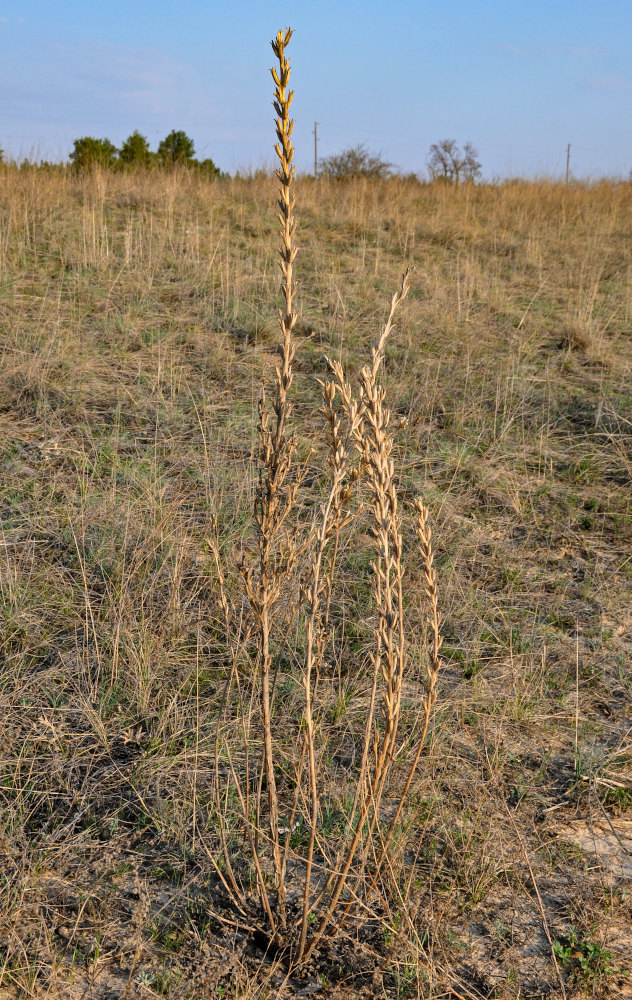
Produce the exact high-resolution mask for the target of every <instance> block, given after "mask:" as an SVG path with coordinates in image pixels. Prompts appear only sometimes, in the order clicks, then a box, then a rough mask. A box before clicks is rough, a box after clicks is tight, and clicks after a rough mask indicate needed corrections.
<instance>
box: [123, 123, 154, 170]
mask: <svg viewBox="0 0 632 1000" xmlns="http://www.w3.org/2000/svg"><path fill="white" fill-rule="evenodd" d="M152 155H153V154H152V153H151V151H150V149H149V142H148V141H147V139H146V138H145V136H144V135H141V134H140V132H139V131H138V129H136V130H135V131H134V132H132V134H131V135H128V137H127V139H126V140H125V142H124V143H123V145H122V146H121V152H120V154H119V158H120V161H121V163H124V164H125V166H129V167H132V166H133V167H137V166H138V167H147V166H149V164H150V163H151V160H152Z"/></svg>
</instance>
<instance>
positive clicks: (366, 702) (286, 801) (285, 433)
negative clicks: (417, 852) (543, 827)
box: [207, 29, 441, 967]
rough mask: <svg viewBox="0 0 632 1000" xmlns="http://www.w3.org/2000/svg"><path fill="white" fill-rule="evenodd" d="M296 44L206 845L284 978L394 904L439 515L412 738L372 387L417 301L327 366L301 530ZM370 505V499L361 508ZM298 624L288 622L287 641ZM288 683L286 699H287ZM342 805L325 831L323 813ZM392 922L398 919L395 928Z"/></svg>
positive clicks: (427, 556)
mask: <svg viewBox="0 0 632 1000" xmlns="http://www.w3.org/2000/svg"><path fill="white" fill-rule="evenodd" d="M291 35H292V32H291V31H290V30H289V29H288V30H287V31H285V32H279V33H278V35H277V37H276V39H275V40H274V41H273V42H272V48H273V50H274V53H275V55H276V57H277V59H278V69H273V70H272V75H273V78H274V82H275V95H274V97H275V99H274V108H275V111H276V114H277V118H276V130H277V138H278V143H277V145H276V147H275V148H276V152H277V155H278V158H279V163H280V166H279V169H278V170H277V176H278V178H279V181H280V184H281V191H280V199H279V209H280V211H279V216H278V217H279V221H280V223H281V231H282V246H281V249H280V266H281V271H282V274H283V281H282V290H283V295H284V307H283V309H281V311H280V326H281V333H282V344H281V345H280V362H279V364H278V366H277V369H276V375H275V382H274V399H273V404H272V412H271V413H270V411H269V408H268V404H267V402H266V398H265V394H264V393H263V392H262V395H261V400H260V404H259V425H258V437H259V447H260V454H261V470H260V473H259V480H258V484H257V487H256V493H255V501H254V521H255V525H256V529H257V548H258V555H257V557H256V558H255V559H254V560H251V561H250V562H248V561H246V560H244V562H243V563H242V565H241V576H242V579H243V581H244V587H245V592H246V597H247V601H248V605H249V608H250V614H251V624H250V626H249V627H248V628H247V630H246V632H244V629H243V627H241V631H240V628H239V627H237V625H236V624H235V623H236V621H237V618H238V615H237V609H236V608H233V607H232V606H231V605H230V602H229V600H228V597H227V595H226V590H225V587H224V581H223V576H222V573H221V570H219V577H218V579H219V587H220V596H221V605H222V608H223V612H224V616H225V621H226V627H227V630H229V631H230V632H231V634H232V635H233V636H236V638H235V641H234V642H233V647H232V657H231V665H230V668H229V671H228V677H227V682H226V688H225V694H224V703H223V708H222V712H221V714H220V717H219V719H218V723H217V733H216V744H215V746H216V750H215V769H216V775H215V814H216V815H215V819H216V829H217V835H216V837H215V842H214V843H212V844H210V843H207V850H208V854H209V857H210V859H211V861H212V863H213V865H214V867H215V870H216V873H217V875H218V876H219V878H220V880H221V883H222V885H223V887H224V890H225V893H226V896H227V900H226V902H227V907H226V909H225V911H224V913H223V914H222V919H224V920H226V921H227V922H228V923H231V922H232V923H235V924H237V925H240V926H242V927H244V926H245V927H249V928H250V929H251V930H255V931H257V932H258V933H259V934H260V935H261V934H263V935H264V939H265V940H267V941H268V942H269V945H270V946H271V947H273V948H274V950H275V951H281V952H282V953H283V954H284V955H285V956H286V958H287V961H288V964H289V966H290V967H297V966H300V965H302V964H304V963H305V962H307V960H308V959H309V958H310V956H311V955H312V953H313V952H314V950H315V949H317V948H318V946H319V944H321V943H322V941H323V938H324V937H325V936H326V935H329V934H331V933H335V932H343V930H344V928H345V926H346V925H348V924H349V923H350V922H352V921H354V920H358V921H360V922H362V921H363V920H365V919H366V918H367V917H370V916H371V914H375V912H376V911H375V906H376V903H377V902H378V901H379V902H380V903H381V905H382V906H383V904H384V899H385V898H386V896H387V895H388V890H387V889H386V888H385V879H386V878H387V875H388V878H392V877H393V872H394V866H395V863H396V860H397V858H398V856H401V853H402V851H403V847H404V844H405V834H404V833H402V826H404V827H405V824H402V814H403V812H404V811H405V809H406V807H407V802H408V797H409V792H410V788H411V785H412V783H413V780H414V776H415V773H416V770H417V766H418V763H419V759H420V755H421V751H422V747H423V745H424V741H425V739H426V735H427V732H428V726H429V722H430V717H431V712H432V707H433V705H434V702H435V699H436V680H437V674H438V671H439V668H440V656H439V653H440V648H441V638H440V634H439V616H438V606H437V586H436V574H435V571H434V567H433V557H432V547H431V535H430V528H429V526H428V511H427V510H426V508H425V507H424V505H423V503H422V502H421V501H417V503H416V508H415V510H416V516H417V531H418V537H419V542H420V546H421V554H422V562H423V574H424V579H425V591H426V598H427V601H428V603H429V607H430V628H431V636H432V648H431V651H430V653H429V657H428V666H427V683H426V685H425V688H424V689H423V690H422V691H421V716H420V722H419V718H418V719H417V723H418V727H417V730H416V731H415V728H414V727H413V726H412V725H411V724H410V723H409V724H407V726H402V723H401V710H402V690H403V682H404V678H405V676H406V669H407V665H408V654H407V641H406V640H407V635H406V623H405V615H404V603H405V602H404V565H403V540H402V515H401V511H400V508H399V505H398V497H397V489H396V476H395V469H394V463H393V458H392V450H393V442H394V438H393V430H392V428H391V415H390V412H389V410H388V408H387V406H386V403H385V390H384V388H383V387H382V386H381V384H380V381H379V373H380V369H381V366H382V362H383V360H384V346H385V343H386V340H387V338H388V336H389V333H390V331H391V328H392V323H393V318H394V315H395V312H396V309H397V307H398V305H399V304H400V302H401V301H402V300H403V299H404V297H405V296H406V294H407V291H408V281H409V274H408V272H406V274H405V275H404V277H403V280H402V285H401V288H400V290H399V291H398V292H397V293H396V294H395V295H394V296H393V299H392V302H391V307H390V311H389V314H388V317H387V321H386V324H385V326H384V329H383V331H382V334H381V336H380V338H379V341H378V343H377V345H376V347H375V348H374V349H373V353H372V363H371V365H368V366H366V367H365V368H364V369H363V370H362V372H361V376H360V389H359V393H358V395H357V397H356V396H355V395H354V393H353V390H352V388H351V386H350V384H349V383H348V382H347V381H346V378H345V373H344V371H343V368H342V366H341V365H340V364H339V363H338V362H335V361H332V362H330V370H331V373H332V380H331V381H328V382H326V383H325V384H324V385H323V406H322V411H321V412H322V414H323V416H324V418H325V421H326V424H327V428H328V435H327V436H328V444H329V450H330V457H329V467H330V477H329V486H328V489H327V492H326V495H325V498H324V500H321V502H320V505H318V508H317V513H316V515H314V516H312V517H310V518H309V519H308V523H307V526H303V525H302V523H301V522H302V516H303V519H304V510H305V508H304V507H303V506H302V499H301V486H302V485H303V483H304V480H305V477H304V474H303V470H302V467H301V465H300V463H299V462H298V461H297V460H296V450H297V442H296V440H295V438H294V437H293V436H292V435H291V433H290V431H289V429H288V420H289V417H290V412H291V406H290V403H289V400H288V392H289V389H290V387H291V384H292V362H293V359H294V354H295V345H294V342H293V339H292V329H293V327H294V325H295V323H296V318H297V317H296V313H295V311H294V308H293V296H294V291H295V288H294V284H293V273H292V272H293V262H294V259H295V257H296V252H297V250H296V246H295V244H294V232H295V222H294V218H293V208H294V198H293V196H292V180H293V174H294V166H293V164H292V159H293V155H294V150H293V147H292V142H291V135H292V127H293V121H292V120H291V119H290V105H291V102H292V96H293V94H292V91H291V90H289V89H288V84H289V77H290V67H289V63H288V61H287V58H286V55H285V49H286V47H287V45H288V43H289V41H290V38H291ZM363 491H364V493H363ZM362 495H364V496H365V497H366V501H365V503H364V504H363V503H362V502H361V500H360V501H359V502H358V497H362ZM359 511H362V512H364V514H365V515H367V514H368V515H370V518H371V523H372V527H371V532H372V535H373V538H374V561H373V563H372V570H373V602H374V607H375V615H376V623H375V629H374V638H373V648H372V652H371V655H370V666H369V670H368V672H367V673H366V677H364V678H358V685H357V690H358V695H357V704H358V705H359V706H360V707H361V711H362V720H363V721H362V724H361V726H360V727H359V728H358V730H357V733H356V734H355V736H357V743H358V750H359V752H358V754H357V757H358V763H357V765H355V766H354V768H352V769H351V773H350V774H349V775H347V779H346V780H345V781H344V782H343V786H344V787H343V788H342V791H339V792H338V793H337V796H334V793H333V792H332V789H333V788H335V787H336V778H335V775H334V770H335V767H334V765H333V763H332V762H333V760H334V758H335V755H336V748H337V747H339V745H340V740H341V733H340V731H339V730H337V729H336V725H335V723H332V722H331V718H332V713H331V708H332V698H333V696H334V692H333V689H332V684H331V683H327V681H326V679H325V678H323V676H322V674H323V666H324V664H325V662H326V657H327V656H328V655H329V654H331V655H332V656H335V655H336V654H335V651H334V646H336V644H337V648H339V647H340V636H337V635H336V634H335V629H334V628H333V626H332V623H331V611H332V607H333V606H334V604H335V600H336V583H337V579H338V575H339V572H338V556H339V552H340V548H341V540H342V537H343V532H345V529H347V528H348V527H349V526H350V525H351V524H352V522H353V521H354V520H355V518H356V517H357V515H358V512H359ZM214 552H215V553H216V558H217V560H218V568H219V558H218V552H217V550H216V549H214ZM288 623H293V628H292V633H291V634H292V635H293V636H294V639H293V640H290V628H289V624H288ZM297 623H298V624H297ZM253 645H254V651H253ZM253 659H254V662H253ZM281 676H283V678H284V685H283V687H284V691H289V692H290V697H289V699H288V698H287V697H282V692H281V690H280V689H281V682H280V678H281ZM288 701H289V707H288V704H287V703H288ZM346 739H347V740H352V741H353V739H354V734H348V733H347V734H346ZM352 756H353V755H352ZM337 784H338V786H339V785H340V779H338V780H337ZM335 798H337V801H338V805H337V806H336V808H334V805H335V803H334V799H335ZM387 801H388V808H387V806H386V803H387ZM340 804H342V808H341V807H340ZM336 810H337V815H338V822H337V823H336V824H335V829H333V830H332V824H331V822H330V817H331V814H332V812H336ZM244 849H245V850H244ZM383 919H384V920H385V921H386V924H387V925H388V923H389V919H390V918H389V917H388V916H386V917H384V918H383Z"/></svg>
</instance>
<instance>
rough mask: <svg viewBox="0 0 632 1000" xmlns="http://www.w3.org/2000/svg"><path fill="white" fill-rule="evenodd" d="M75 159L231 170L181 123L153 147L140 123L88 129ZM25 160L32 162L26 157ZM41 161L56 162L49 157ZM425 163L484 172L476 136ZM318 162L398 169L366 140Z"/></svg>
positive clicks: (435, 147)
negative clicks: (199, 151)
mask: <svg viewBox="0 0 632 1000" xmlns="http://www.w3.org/2000/svg"><path fill="white" fill-rule="evenodd" d="M3 162H5V161H4V156H3V151H2V149H0V163H3ZM70 164H71V167H72V168H73V169H74V170H76V171H78V172H86V171H90V170H93V169H94V168H95V167H100V168H104V169H110V170H111V169H124V168H134V167H141V168H146V169H147V168H151V167H153V166H160V167H174V166H184V167H190V168H193V169H196V170H199V171H200V172H201V173H204V174H205V175H206V176H208V177H211V178H215V177H218V178H219V177H224V176H226V175H225V174H223V173H222V171H221V170H220V169H219V167H217V166H216V165H215V163H214V162H213V160H211V159H210V158H209V157H207V158H206V159H203V160H199V159H197V158H196V156H195V146H194V143H193V139H191V138H190V137H189V136H188V135H187V134H186V132H184V131H182V130H181V129H180V130H178V129H173V130H172V131H171V132H169V134H168V135H167V136H165V138H164V139H162V140H161V141H160V142H159V144H158V149H157V150H156V151H152V150H151V149H150V148H149V141H148V139H147V137H146V136H144V135H142V134H141V133H140V132H139V131H138V129H136V130H135V131H134V132H132V134H131V135H129V136H128V137H127V139H125V140H124V142H122V143H121V145H120V147H117V146H115V145H114V143H113V142H111V140H110V139H98V138H96V137H95V136H92V135H84V136H81V138H79V139H75V140H74V142H73V149H72V152H71V153H70ZM23 165H24V166H26V165H27V164H26V161H25V163H24V164H23ZM39 165H40V166H41V167H54V166H56V164H50V163H48V162H46V161H44V162H42V163H40V164H39ZM426 166H427V168H428V173H429V175H430V179H431V180H433V181H436V180H440V181H444V182H447V183H451V184H459V183H460V182H462V181H477V180H480V177H481V164H480V162H479V160H478V153H477V151H476V149H475V148H474V146H473V145H472V143H471V142H466V143H465V144H464V145H463V147H461V146H459V144H458V143H457V142H456V140H455V139H442V140H441V141H440V142H436V143H433V144H432V146H431V147H430V149H429V150H428V158H427V161H426ZM318 168H319V176H322V177H329V178H331V179H332V180H349V179H352V178H354V177H366V178H369V179H370V178H381V179H386V178H388V177H392V176H395V175H397V173H398V172H397V170H396V168H395V166H394V164H392V163H389V162H388V161H387V160H385V159H384V158H383V157H382V156H381V155H380V154H376V153H372V152H370V151H369V150H368V149H367V148H366V146H364V145H362V144H360V145H357V146H352V147H349V148H347V149H344V150H343V151H342V152H341V153H336V154H334V155H332V156H328V157H325V158H324V159H322V160H320V161H319V164H318ZM237 176H239V174H238V175H237ZM410 177H411V178H414V179H416V180H420V178H419V177H418V176H417V175H416V174H411V175H410Z"/></svg>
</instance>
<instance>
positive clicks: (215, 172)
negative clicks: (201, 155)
mask: <svg viewBox="0 0 632 1000" xmlns="http://www.w3.org/2000/svg"><path fill="white" fill-rule="evenodd" d="M195 165H196V167H197V169H198V170H199V171H200V173H201V174H205V175H206V176H207V177H221V176H222V171H221V170H220V169H219V167H217V166H216V165H215V164H214V163H213V161H212V160H211V159H210V158H207V159H206V160H196V161H195Z"/></svg>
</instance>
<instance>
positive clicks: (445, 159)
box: [427, 139, 482, 184]
mask: <svg viewBox="0 0 632 1000" xmlns="http://www.w3.org/2000/svg"><path fill="white" fill-rule="evenodd" d="M427 166H428V171H429V173H430V178H431V180H442V181H447V182H448V183H449V184H458V183H459V182H460V181H477V180H479V179H480V176H481V169H482V168H481V163H480V161H479V159H478V152H477V150H476V149H475V148H474V146H473V145H472V143H471V142H466V143H465V145H464V146H463V149H461V147H460V146H459V144H458V142H457V141H456V139H442V140H441V141H440V142H434V143H433V144H432V146H431V147H430V149H429V150H428V160H427Z"/></svg>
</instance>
